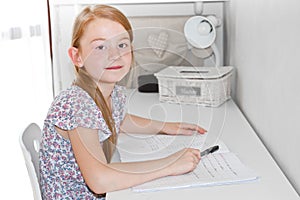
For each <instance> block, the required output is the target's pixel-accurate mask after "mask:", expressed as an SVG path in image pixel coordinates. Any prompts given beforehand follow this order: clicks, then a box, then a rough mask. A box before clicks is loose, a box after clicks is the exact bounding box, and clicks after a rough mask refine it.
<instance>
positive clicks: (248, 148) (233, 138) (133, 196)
mask: <svg viewBox="0 0 300 200" xmlns="http://www.w3.org/2000/svg"><path fill="white" fill-rule="evenodd" d="M128 112H129V113H133V114H136V115H140V116H144V117H150V118H152V119H158V120H165V121H185V122H191V123H198V124H199V125H201V126H203V127H204V128H206V129H207V130H208V131H209V134H211V135H215V137H217V135H219V133H220V134H221V137H220V138H221V140H223V141H224V142H225V144H226V145H227V146H228V148H229V149H230V151H232V152H234V153H235V154H236V155H237V156H238V157H239V158H240V160H241V161H242V162H243V163H244V164H245V165H246V166H248V167H250V168H251V169H253V170H255V171H256V172H257V173H258V175H259V176H260V179H259V180H258V181H255V182H249V183H243V184H233V185H223V186H213V187H194V188H187V189H178V190H165V191H159V192H148V193H136V192H132V191H131V189H125V190H121V191H116V192H111V193H108V194H107V200H120V199H130V200H143V199H145V200H146V199H147V200H150V199H157V200H158V199H161V200H163V199H164V200H165V199H172V200H177V199H178V200H179V199H180V200H182V199H189V200H193V199H195V200H196V199H197V200H199V199H202V198H203V199H209V200H220V199H230V200H235V199H243V200H247V199H249V200H254V199H255V200H258V199H259V200H260V199H262V200H294V199H295V200H296V199H297V200H299V199H300V198H299V196H298V194H297V193H296V191H295V190H294V189H293V187H292V186H291V184H290V183H289V182H288V180H287V179H286V177H285V175H284V174H283V173H282V171H281V170H280V168H279V167H278V166H277V164H276V163H275V161H274V160H273V158H272V157H271V156H270V154H269V153H268V151H267V150H266V148H265V147H264V145H263V144H262V142H261V141H260V139H259V138H258V137H257V135H256V133H255V132H254V131H253V129H252V128H251V127H250V125H249V123H248V122H247V121H246V119H245V118H244V116H243V114H242V113H241V112H240V110H239V108H238V107H237V106H236V104H235V103H234V102H233V101H232V100H229V101H227V102H226V103H225V104H223V105H222V106H220V107H218V108H208V107H202V106H192V105H178V104H169V103H160V102H159V100H158V94H149V93H139V92H137V91H134V92H132V93H131V94H130V95H129V96H128ZM212 138H213V137H212Z"/></svg>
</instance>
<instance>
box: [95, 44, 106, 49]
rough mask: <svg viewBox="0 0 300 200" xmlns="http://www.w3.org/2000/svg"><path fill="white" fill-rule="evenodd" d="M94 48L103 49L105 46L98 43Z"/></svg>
mask: <svg viewBox="0 0 300 200" xmlns="http://www.w3.org/2000/svg"><path fill="white" fill-rule="evenodd" d="M96 49H98V50H104V49H106V47H105V46H104V45H99V46H97V47H96Z"/></svg>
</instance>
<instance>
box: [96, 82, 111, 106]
mask: <svg viewBox="0 0 300 200" xmlns="http://www.w3.org/2000/svg"><path fill="white" fill-rule="evenodd" d="M97 85H98V87H99V89H100V91H101V92H102V95H103V97H104V99H105V100H106V101H107V102H109V101H110V95H111V93H112V91H113V89H114V87H115V84H114V83H113V84H112V83H98V84H97Z"/></svg>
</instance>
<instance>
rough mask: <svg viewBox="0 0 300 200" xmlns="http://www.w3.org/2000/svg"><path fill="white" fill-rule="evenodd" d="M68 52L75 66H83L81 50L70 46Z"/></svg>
mask: <svg viewBox="0 0 300 200" xmlns="http://www.w3.org/2000/svg"><path fill="white" fill-rule="evenodd" d="M68 54H69V57H70V58H71V60H72V62H73V64H74V65H75V66H77V67H82V66H83V62H82V59H81V56H80V55H79V50H78V49H77V48H76V47H70V48H69V49H68Z"/></svg>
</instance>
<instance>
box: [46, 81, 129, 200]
mask: <svg viewBox="0 0 300 200" xmlns="http://www.w3.org/2000/svg"><path fill="white" fill-rule="evenodd" d="M123 90H124V88H123V87H121V86H115V88H114V90H113V92H112V95H111V98H112V110H113V111H112V115H113V118H114V120H115V125H116V131H117V133H118V132H119V130H120V124H121V122H122V121H123V119H124V116H125V101H126V97H125V92H124V91H123ZM55 126H57V127H58V128H60V129H63V130H72V129H75V128H76V127H79V126H80V127H85V128H91V129H97V130H98V135H99V141H100V143H102V142H103V141H104V140H106V139H107V138H108V137H109V136H110V135H111V132H110V130H109V128H108V127H107V125H106V123H105V120H104V118H103V116H102V114H101V111H100V110H99V108H98V107H97V105H96V103H95V102H94V100H93V99H92V98H91V97H90V96H89V94H88V93H87V92H85V91H84V90H83V89H81V88H80V87H78V86H75V85H73V86H71V87H70V88H68V89H67V90H65V91H63V92H61V93H60V94H59V95H58V96H57V97H56V98H55V99H54V101H53V103H52V105H51V107H50V109H49V111H48V114H47V118H46V119H45V122H44V127H43V136H42V142H41V149H40V185H41V191H42V196H43V199H44V200H48V199H51V200H54V199H78V200H79V199H80V200H82V199H86V200H90V199H104V197H99V196H97V195H95V194H93V192H92V191H91V190H89V188H88V187H87V185H86V183H85V182H84V179H83V177H82V174H81V172H80V170H79V167H78V164H77V162H76V160H75V157H74V154H73V151H72V147H71V143H70V141H69V140H68V139H65V138H64V137H62V136H61V135H60V134H59V133H57V132H56V130H55Z"/></svg>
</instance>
